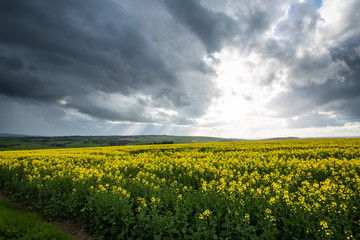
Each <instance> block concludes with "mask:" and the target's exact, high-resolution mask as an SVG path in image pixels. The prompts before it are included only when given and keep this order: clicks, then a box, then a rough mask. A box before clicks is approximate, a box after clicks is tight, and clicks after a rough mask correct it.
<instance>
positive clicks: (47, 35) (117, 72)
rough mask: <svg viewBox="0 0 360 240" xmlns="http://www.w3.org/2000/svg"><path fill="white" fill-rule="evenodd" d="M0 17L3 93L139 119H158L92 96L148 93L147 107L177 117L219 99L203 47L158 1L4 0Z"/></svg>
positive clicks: (199, 111) (103, 115)
mask: <svg viewBox="0 0 360 240" xmlns="http://www.w3.org/2000/svg"><path fill="white" fill-rule="evenodd" d="M140 6H141V7H149V9H151V10H152V11H147V12H145V13H144V12H142V11H139V10H137V9H139V8H140ZM204 11H205V9H204ZM0 14H1V16H0V19H1V21H0V28H1V30H0V55H1V57H0V65H1V66H0V71H1V72H0V77H1V83H0V87H1V90H0V91H1V94H4V95H6V96H11V97H16V98H27V99H29V100H36V101H44V102H47V103H50V104H57V103H58V102H59V101H61V100H63V99H66V101H65V102H66V104H62V105H59V104H58V106H61V107H67V108H74V109H77V110H78V111H80V112H83V113H86V114H88V115H90V116H94V117H98V118H101V119H105V120H113V121H135V122H136V121H138V122H144V121H147V122H151V121H153V120H154V119H153V118H152V117H151V116H149V115H146V114H147V113H146V112H142V111H141V109H142V106H141V104H139V103H137V104H136V102H135V103H131V107H133V110H131V111H130V110H129V109H127V110H125V109H124V108H123V107H121V106H122V105H127V104H128V103H127V102H122V103H119V102H118V103H114V102H113V103H112V104H114V105H115V106H116V105H119V107H118V108H117V109H116V107H114V108H113V109H111V110H109V109H108V108H107V107H106V106H99V104H98V103H97V102H96V99H92V98H91V96H92V94H93V93H94V92H98V94H105V95H118V94H120V95H123V96H126V97H128V98H125V99H130V98H131V97H136V96H137V95H143V96H145V97H147V98H148V99H151V100H150V101H148V102H147V104H148V107H149V108H151V107H161V108H165V109H169V110H173V111H176V112H179V113H181V114H182V116H181V119H182V120H179V121H180V122H184V120H183V118H193V117H198V116H201V115H202V114H204V113H205V111H206V109H207V108H208V106H209V104H210V103H211V100H212V99H213V98H214V97H216V94H214V93H216V89H215V88H214V85H213V84H212V78H213V76H214V72H213V70H212V69H211V68H210V67H209V66H207V65H205V63H204V62H203V60H202V57H203V56H205V55H206V53H205V52H204V48H203V47H202V45H201V44H200V43H199V44H193V45H188V46H183V42H184V41H192V36H191V34H190V33H189V31H188V30H186V29H183V28H182V29H179V28H178V27H175V28H174V26H173V24H174V23H175V22H174V20H173V19H172V17H171V16H170V15H169V14H168V12H167V9H165V8H164V7H163V6H162V5H161V4H160V3H158V2H151V3H149V2H147V1H135V2H131V1H130V2H126V1H125V2H112V1H107V2H98V1H86V2H83V1H68V0H65V1H52V2H49V1H42V0H36V1H33V2H31V3H30V2H28V1H18V2H13V1H2V2H1V3H0ZM222 17H223V18H224V19H225V18H226V17H225V16H222ZM214 21H215V20H214ZM148 22H152V23H153V25H148ZM219 29H220V27H219ZM212 37H214V38H215V37H217V36H216V35H214V36H212ZM214 42H215V41H214ZM25 66H26V69H25ZM189 76H190V77H196V79H194V80H192V79H188V77H189ZM194 88H196V92H197V93H198V94H201V96H202V98H198V97H197V95H195V94H194V91H195V90H194ZM81 99H86V100H87V101H88V102H87V103H86V104H84V103H83V101H82V100H81ZM136 109H138V110H136Z"/></svg>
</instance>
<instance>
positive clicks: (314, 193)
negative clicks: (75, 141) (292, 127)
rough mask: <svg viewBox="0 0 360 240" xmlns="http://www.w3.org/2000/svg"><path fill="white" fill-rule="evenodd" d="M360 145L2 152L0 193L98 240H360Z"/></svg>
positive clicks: (254, 144) (359, 142)
mask: <svg viewBox="0 0 360 240" xmlns="http://www.w3.org/2000/svg"><path fill="white" fill-rule="evenodd" d="M359 148H360V139H314V140H291V141H256V142H255V141H253V142H234V143H209V144H178V145H156V146H154V145H151V146H150V145H149V146H128V147H102V148H82V149H56V150H32V151H7V152H0V188H1V189H2V190H3V191H6V192H8V193H11V194H12V195H13V196H14V197H16V198H17V199H19V200H21V201H25V202H26V203H27V204H29V205H30V206H31V207H32V208H35V209H38V210H40V211H42V212H43V213H45V214H46V215H48V216H50V217H53V218H63V219H77V220H80V221H82V222H83V223H84V224H85V227H86V229H87V231H89V232H90V233H91V234H93V235H94V236H96V237H97V238H99V239H360V212H359V208H360V177H359V175H360V149H359Z"/></svg>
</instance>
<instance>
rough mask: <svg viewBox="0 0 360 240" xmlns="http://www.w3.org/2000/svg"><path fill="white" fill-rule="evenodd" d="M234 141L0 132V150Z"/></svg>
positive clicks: (162, 136) (144, 136) (152, 136)
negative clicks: (54, 135)
mask: <svg viewBox="0 0 360 240" xmlns="http://www.w3.org/2000/svg"><path fill="white" fill-rule="evenodd" d="M234 141H244V139H235V138H216V137H200V136H167V135H138V136H61V137H42V136H25V135H11V134H0V151H5V150H30V149H51V148H81V147H105V146H128V145H145V144H174V143H208V142H234Z"/></svg>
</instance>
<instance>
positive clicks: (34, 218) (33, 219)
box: [0, 198, 76, 240]
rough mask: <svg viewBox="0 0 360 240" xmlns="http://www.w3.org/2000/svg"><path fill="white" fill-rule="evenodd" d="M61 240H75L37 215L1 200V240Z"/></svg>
mask: <svg viewBox="0 0 360 240" xmlns="http://www.w3.org/2000/svg"><path fill="white" fill-rule="evenodd" d="M5 239H6V240H11V239H14V240H15V239H17V240H18V239H24V240H25V239H27V240H32V239H33V240H35V239H59V240H75V239H76V238H73V237H70V236H68V235H66V234H65V233H64V232H62V231H61V230H59V229H58V228H56V227H55V226H52V225H50V224H48V223H46V222H44V221H43V220H42V219H41V217H40V216H39V215H37V214H35V213H30V212H23V211H21V210H20V209H19V208H18V207H16V206H15V205H14V204H13V203H12V202H9V201H6V200H4V199H2V198H0V240H5Z"/></svg>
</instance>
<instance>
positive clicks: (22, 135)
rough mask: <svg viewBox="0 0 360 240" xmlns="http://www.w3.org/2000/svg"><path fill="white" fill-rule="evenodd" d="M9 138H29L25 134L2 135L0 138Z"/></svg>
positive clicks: (0, 134)
mask: <svg viewBox="0 0 360 240" xmlns="http://www.w3.org/2000/svg"><path fill="white" fill-rule="evenodd" d="M9 137H28V135H24V134H11V133H0V138H9Z"/></svg>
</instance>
